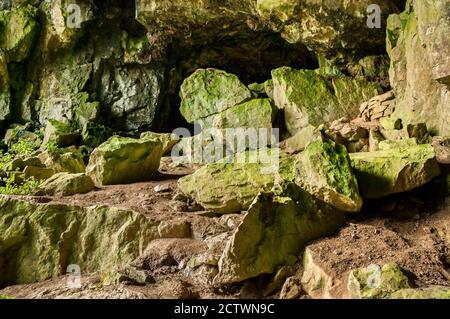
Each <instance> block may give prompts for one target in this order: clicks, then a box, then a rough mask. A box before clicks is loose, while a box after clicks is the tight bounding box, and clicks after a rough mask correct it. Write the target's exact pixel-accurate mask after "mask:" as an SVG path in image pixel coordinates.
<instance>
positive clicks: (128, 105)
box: [98, 65, 164, 131]
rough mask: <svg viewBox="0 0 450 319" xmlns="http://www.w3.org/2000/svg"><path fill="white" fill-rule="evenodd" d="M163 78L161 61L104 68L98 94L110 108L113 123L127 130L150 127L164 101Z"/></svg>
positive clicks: (117, 128)
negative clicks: (151, 63) (154, 63)
mask: <svg viewBox="0 0 450 319" xmlns="http://www.w3.org/2000/svg"><path fill="white" fill-rule="evenodd" d="M163 81H164V69H163V67H162V66H160V65H148V66H145V67H143V66H134V65H126V66H117V67H114V68H105V69H104V70H103V72H102V74H101V78H100V83H99V93H98V96H99V100H100V102H102V103H103V104H104V105H106V106H107V108H108V112H109V116H110V127H111V128H113V129H115V130H127V131H131V130H137V129H149V128H150V126H151V125H152V123H153V121H154V119H155V117H156V111H157V109H158V108H159V107H160V105H161V103H162V96H163V92H162V85H163ZM117 97H119V98H117Z"/></svg>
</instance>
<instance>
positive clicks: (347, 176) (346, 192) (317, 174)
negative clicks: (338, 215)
mask: <svg viewBox="0 0 450 319" xmlns="http://www.w3.org/2000/svg"><path fill="white" fill-rule="evenodd" d="M295 183H296V184H297V185H299V186H301V187H302V188H303V189H305V190H307V191H308V192H309V193H310V194H312V195H313V196H315V197H317V198H318V199H319V200H322V201H324V202H326V203H327V204H329V205H331V206H334V207H336V208H337V209H339V210H342V211H346V212H358V211H359V210H360V209H361V206H362V198H361V195H360V194H359V190H358V182H357V180H356V177H355V175H354V174H353V171H352V167H351V162H350V157H349V156H348V154H347V151H346V149H345V147H344V146H341V145H338V144H335V143H334V142H332V141H325V142H323V141H315V142H313V143H311V144H310V145H309V146H308V147H307V148H306V149H305V151H304V152H303V153H300V154H299V155H298V156H297V160H296V163H295Z"/></svg>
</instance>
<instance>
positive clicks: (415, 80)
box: [387, 1, 450, 136]
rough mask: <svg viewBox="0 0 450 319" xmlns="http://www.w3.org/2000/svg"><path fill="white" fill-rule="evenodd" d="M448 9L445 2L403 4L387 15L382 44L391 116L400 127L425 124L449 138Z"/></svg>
mask: <svg viewBox="0 0 450 319" xmlns="http://www.w3.org/2000/svg"><path fill="white" fill-rule="evenodd" d="M449 14H450V8H449V7H448V3H447V1H414V3H413V4H412V1H408V4H407V6H406V10H405V12H403V13H401V14H398V15H391V16H390V17H389V20H388V27H387V41H388V53H389V56H390V58H391V69H390V78H391V85H392V86H393V87H394V90H395V95H396V97H397V100H398V103H397V106H396V112H395V113H394V115H393V117H396V118H401V119H402V120H403V123H404V124H409V123H417V122H426V123H427V124H428V126H429V128H430V129H432V130H433V131H436V132H437V133H438V134H442V135H444V136H446V135H449V134H450V122H449V121H450V120H449V119H450V113H449V112H450V111H449V108H448V105H449V104H450V93H449V89H450V88H449V86H450V81H449V79H450V58H449V55H450V54H449V50H450V42H449V41H450V40H449V38H448V34H449V32H450V22H449V21H448V15H449Z"/></svg>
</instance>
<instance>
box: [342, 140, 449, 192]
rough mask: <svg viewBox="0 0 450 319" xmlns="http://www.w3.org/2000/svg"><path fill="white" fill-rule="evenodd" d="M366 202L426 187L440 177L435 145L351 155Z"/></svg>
mask: <svg viewBox="0 0 450 319" xmlns="http://www.w3.org/2000/svg"><path fill="white" fill-rule="evenodd" d="M350 158H351V161H352V166H353V169H354V172H355V174H356V178H357V180H358V184H359V188H360V192H361V195H362V196H363V198H381V197H384V196H387V195H390V194H394V193H400V192H406V191H410V190H413V189H415V188H417V187H419V186H422V185H424V184H426V183H428V182H429V181H431V180H432V179H433V178H434V177H436V176H439V175H440V169H439V165H438V163H437V161H436V155H435V153H434V149H433V147H432V146H431V145H427V144H424V145H417V146H408V147H403V148H402V147H400V148H394V149H388V150H384V151H377V152H370V153H354V154H350Z"/></svg>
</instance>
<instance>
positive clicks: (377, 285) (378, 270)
mask: <svg viewBox="0 0 450 319" xmlns="http://www.w3.org/2000/svg"><path fill="white" fill-rule="evenodd" d="M410 287H411V286H410V283H409V279H408V277H406V276H405V274H404V273H403V270H402V269H401V268H400V267H399V266H398V265H396V264H386V265H383V266H379V265H372V266H371V267H368V268H361V269H355V270H352V271H351V273H350V275H349V279H348V290H349V294H350V296H351V297H352V298H355V299H385V298H389V297H390V296H391V294H392V293H394V292H396V291H399V290H401V289H408V288H410Z"/></svg>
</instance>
